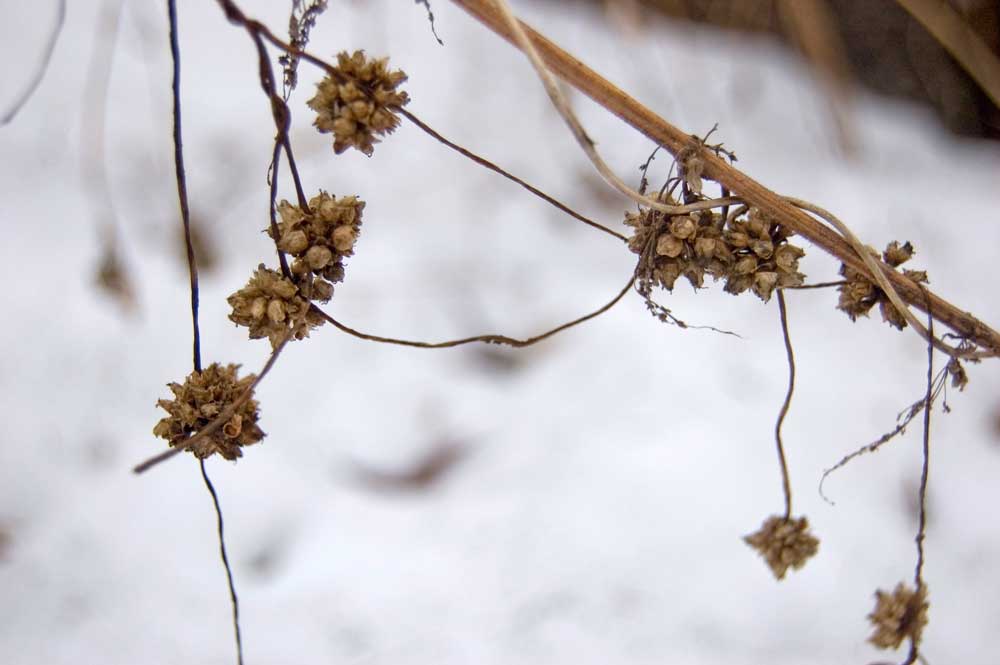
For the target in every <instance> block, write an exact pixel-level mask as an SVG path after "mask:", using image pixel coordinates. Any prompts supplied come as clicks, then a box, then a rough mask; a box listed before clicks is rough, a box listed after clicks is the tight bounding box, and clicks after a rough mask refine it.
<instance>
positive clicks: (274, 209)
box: [268, 140, 292, 279]
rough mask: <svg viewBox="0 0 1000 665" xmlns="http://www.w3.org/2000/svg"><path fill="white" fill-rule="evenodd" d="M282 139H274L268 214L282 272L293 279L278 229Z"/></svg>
mask: <svg viewBox="0 0 1000 665" xmlns="http://www.w3.org/2000/svg"><path fill="white" fill-rule="evenodd" d="M281 148H282V145H281V141H279V140H275V141H274V152H273V153H272V154H271V168H270V174H271V182H270V187H271V189H270V195H269V196H270V204H269V207H268V216H269V219H270V222H269V224H270V228H271V235H272V236H273V237H274V249H275V251H277V252H278V263H279V264H280V265H281V274H282V275H284V276H285V277H286V278H288V279H292V271H291V270H289V269H288V260H287V259H286V258H285V253H284V252H283V251H281V247H279V246H278V241H279V240H281V231H279V230H278V165H279V164H281Z"/></svg>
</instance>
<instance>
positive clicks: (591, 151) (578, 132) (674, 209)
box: [493, 0, 739, 215]
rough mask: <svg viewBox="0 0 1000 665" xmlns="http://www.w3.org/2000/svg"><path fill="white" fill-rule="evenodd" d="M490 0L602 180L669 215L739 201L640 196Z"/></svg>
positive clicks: (503, 3)
mask: <svg viewBox="0 0 1000 665" xmlns="http://www.w3.org/2000/svg"><path fill="white" fill-rule="evenodd" d="M493 3H494V6H495V7H496V8H497V9H498V10H499V12H500V14H501V16H502V17H503V19H504V21H506V22H507V27H508V29H509V30H510V34H512V35H513V37H514V40H515V42H516V43H517V46H518V48H519V49H521V51H522V52H523V53H524V54H525V55H527V56H528V59H529V60H531V65H532V67H534V68H535V71H536V72H537V73H538V78H539V79H541V81H542V85H543V86H544V87H545V92H546V93H547V94H548V96H549V99H550V100H552V105H553V106H555V108H556V110H557V111H559V115H561V116H562V118H563V120H564V121H566V125H567V126H568V127H569V129H570V131H571V132H572V133H573V137H574V138H575V139H576V142H577V143H578V144H579V145H580V147H581V148H582V149H583V152H584V153H586V155H587V158H588V159H590V162H591V164H593V165H594V168H595V169H597V172H598V173H600V174H601V177H602V178H604V180H605V182H607V183H608V184H609V185H611V186H612V187H614V188H615V189H617V190H618V191H619V192H620V193H621V194H623V195H625V196H627V197H628V198H630V199H632V200H633V201H635V202H636V203H639V204H641V205H644V206H646V207H649V208H653V209H654V210H659V211H660V212H664V213H667V214H670V215H683V214H686V213H688V212H694V211H696V210H708V209H710V208H721V207H725V206H727V205H729V204H730V203H739V200H738V199H732V200H729V198H728V197H727V198H726V199H716V200H714V201H700V202H699V203H700V204H711V205H705V206H704V207H700V206H699V207H694V208H692V207H691V204H689V205H670V204H667V203H664V202H662V201H660V200H658V199H653V198H649V197H647V196H644V195H643V194H640V193H639V192H637V191H635V190H634V189H632V188H631V187H629V186H628V185H627V184H625V182H624V181H623V180H622V179H621V178H619V177H618V176H617V175H616V174H615V173H614V171H612V170H611V167H610V166H608V165H607V163H606V162H605V161H604V159H603V158H602V157H601V155H600V154H599V153H598V152H597V147H596V146H595V144H594V141H593V139H591V138H590V137H589V136H587V132H586V131H585V130H584V129H583V125H581V124H580V121H579V119H578V118H577V117H576V114H575V113H574V112H573V109H572V108H571V107H570V105H569V101H568V100H567V99H566V96H565V95H563V94H562V91H560V90H559V84H558V83H556V80H555V77H554V76H553V75H552V72H550V71H549V68H548V66H546V64H545V61H544V60H542V57H541V56H540V55H538V51H537V50H536V49H535V47H534V45H533V44H532V41H531V39H529V38H528V35H527V34H526V33H525V31H524V29H523V28H522V26H521V23H520V21H518V20H517V17H515V16H514V13H513V12H512V11H511V9H510V5H509V4H507V0H493ZM694 205H698V204H694Z"/></svg>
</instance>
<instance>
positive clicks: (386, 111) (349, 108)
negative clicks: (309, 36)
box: [307, 51, 410, 157]
mask: <svg viewBox="0 0 1000 665" xmlns="http://www.w3.org/2000/svg"><path fill="white" fill-rule="evenodd" d="M388 65H389V59H388V58H379V59H378V60H373V59H370V58H368V57H367V56H365V53H364V51H355V52H354V53H353V54H351V55H348V54H347V52H346V51H342V52H341V53H338V54H337V66H336V67H334V68H333V71H332V72H330V73H329V74H327V76H326V77H325V78H324V79H323V80H322V81H320V82H319V83H318V84H317V86H316V96H315V97H313V98H312V99H310V100H309V101H308V102H307V103H308V104H309V107H310V108H311V109H312V110H314V111H316V113H317V115H316V120H315V125H316V128H317V129H319V131H321V132H324V133H327V132H333V150H334V152H336V153H337V154H338V155H339V154H340V153H342V152H344V151H345V150H347V149H348V148H356V149H357V150H360V151H361V152H363V153H364V154H366V155H368V156H369V157H370V156H371V154H372V152H373V151H374V150H375V144H376V143H378V142H379V139H378V138H377V137H378V136H384V135H386V134H389V133H391V132H393V131H394V130H395V129H396V127H398V126H399V116H397V115H396V111H395V109H398V108H401V107H402V106H403V105H405V104H406V103H407V102H409V101H410V98H409V97H408V96H407V94H406V93H405V92H403V91H401V90H397V89H396V88H398V87H399V85H400V84H401V83H402V82H403V81H405V80H406V74H404V73H403V72H402V71H400V70H398V69H397V70H390V69H389V66H388Z"/></svg>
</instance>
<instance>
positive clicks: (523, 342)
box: [312, 276, 635, 349]
mask: <svg viewBox="0 0 1000 665" xmlns="http://www.w3.org/2000/svg"><path fill="white" fill-rule="evenodd" d="M634 282H635V277H634V276H633V277H631V278H629V280H628V283H627V284H626V285H625V287H624V288H623V289H622V290H621V291H620V292H619V293H618V295H616V296H615V297H614V298H612V299H611V301H610V302H607V303H605V304H604V305H602V306H601V307H600V308H598V309H596V310H594V311H593V312H590V313H589V314H585V315H583V316H581V317H579V318H577V319H573V320H572V321H570V322H568V323H564V324H562V325H561V326H557V327H555V328H552V329H551V330H548V331H546V332H544V333H542V334H540V335H535V336H534V337H529V338H527V339H515V338H513V337H507V336H506V335H477V336H475V337H464V338H462V339H455V340H450V341H448V342H420V341H413V340H406V339H395V338H393V337H381V336H379V335H370V334H368V333H364V332H361V331H359V330H355V329H354V328H351V327H349V326H346V325H344V324H343V323H341V322H340V321H337V320H336V319H334V318H333V317H332V316H330V315H329V314H327V313H326V312H324V311H323V310H322V309H320V308H319V307H317V306H316V305H313V306H312V309H313V311H315V312H316V313H318V314H319V315H320V316H322V317H323V318H324V319H326V320H327V321H329V322H330V323H331V324H332V325H333V326H335V327H336V328H337V329H339V330H341V331H342V332H345V333H347V334H348V335H352V336H354V337H358V338H360V339H365V340H368V341H369V342H381V343H383V344H396V345H398V346H411V347H415V348H418V349H448V348H452V347H455V346H462V345H463V344H472V343H473V342H485V343H486V344H505V345H507V346H512V347H514V348H522V347H525V346H531V345H532V344H536V343H538V342H541V341H542V340H544V339H548V338H549V337H552V336H553V335H555V334H556V333H560V332H562V331H563V330H566V329H568V328H572V327H573V326H576V325H579V324H581V323H584V322H585V321H589V320H590V319H593V318H595V317H598V316H600V315H601V314H604V313H605V312H606V311H608V310H609V309H611V308H612V307H614V306H615V305H616V304H618V301H619V300H621V299H622V298H624V297H625V294H626V293H628V292H629V289H631V288H632V284H633V283H634Z"/></svg>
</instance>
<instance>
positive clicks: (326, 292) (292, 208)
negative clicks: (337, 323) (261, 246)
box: [267, 190, 365, 302]
mask: <svg viewBox="0 0 1000 665" xmlns="http://www.w3.org/2000/svg"><path fill="white" fill-rule="evenodd" d="M364 209H365V202H364V201H362V200H361V199H359V198H358V197H356V196H342V197H340V199H337V197H336V196H331V195H330V194H328V193H327V192H324V191H323V190H320V193H319V194H318V195H316V196H314V197H312V198H311V199H310V200H309V207H308V209H307V210H304V209H303V208H301V207H300V206H296V205H292V204H291V203H289V202H288V201H282V202H281V204H280V205H279V206H278V212H279V213H280V214H281V221H279V222H278V224H277V237H275V233H274V230H273V229H271V228H269V229H267V233H268V235H270V236H271V238H272V239H273V240H275V241H276V242H277V245H278V249H280V250H281V251H283V252H287V253H288V254H290V255H292V256H293V257H294V259H295V260H294V261H293V262H292V265H291V270H292V274H293V275H295V276H296V279H298V280H299V281H300V282H301V283H302V286H303V291H308V293H307V294H306V296H307V297H308V298H309V299H311V300H316V301H319V302H327V301H328V300H330V298H331V297H332V296H333V285H334V284H335V283H337V282H340V281H343V279H344V258H345V257H348V256H351V255H352V254H354V243H355V242H357V239H358V235H359V234H360V233H361V213H362V211H363V210H364Z"/></svg>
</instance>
